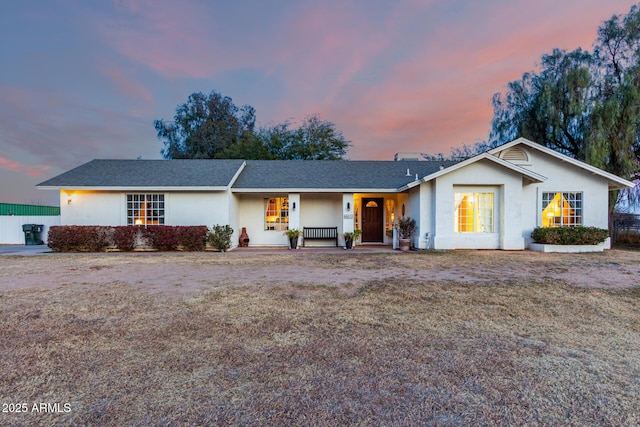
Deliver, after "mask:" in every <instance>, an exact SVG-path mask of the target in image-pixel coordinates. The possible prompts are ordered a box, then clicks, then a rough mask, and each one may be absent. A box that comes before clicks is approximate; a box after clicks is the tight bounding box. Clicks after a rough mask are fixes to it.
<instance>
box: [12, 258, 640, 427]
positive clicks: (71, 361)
mask: <svg viewBox="0 0 640 427" xmlns="http://www.w3.org/2000/svg"><path fill="white" fill-rule="evenodd" d="M639 284H640V252H639V251H625V250H611V251H606V252H604V253H594V254H541V253H532V252H528V251H527V252H500V251H452V252H426V253H398V252H371V251H369V252H367V251H365V250H355V251H349V252H347V251H327V252H324V251H314V250H299V251H295V252H289V251H276V252H262V251H234V252H231V253H226V254H222V253H132V254H122V253H107V254H45V255H40V256H34V257H14V256H4V257H0V378H1V380H0V404H2V407H1V408H0V411H1V412H0V424H1V425H34V426H35V425H88V424H90V425H141V426H142V425H218V424H226V425H229V424H230V425H238V424H241V425H283V424H286V425H338V424H346V425H425V424H426V425H522V424H529V425H594V426H596V425H598V426H601V425H611V426H614V425H615V426H619V425H637V424H639V423H640V412H639V406H638V402H639V401H640V381H638V378H640V358H639V357H638V354H640V332H639V331H640V311H639V310H638V306H639V303H640V287H639V286H638V285H639Z"/></svg>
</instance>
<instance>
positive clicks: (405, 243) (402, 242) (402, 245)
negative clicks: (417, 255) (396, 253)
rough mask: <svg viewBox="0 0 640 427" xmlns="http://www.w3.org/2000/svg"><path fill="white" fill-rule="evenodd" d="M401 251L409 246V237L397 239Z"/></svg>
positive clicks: (406, 249)
mask: <svg viewBox="0 0 640 427" xmlns="http://www.w3.org/2000/svg"><path fill="white" fill-rule="evenodd" d="M398 245H399V246H400V250H401V251H408V250H409V249H410V248H411V239H398Z"/></svg>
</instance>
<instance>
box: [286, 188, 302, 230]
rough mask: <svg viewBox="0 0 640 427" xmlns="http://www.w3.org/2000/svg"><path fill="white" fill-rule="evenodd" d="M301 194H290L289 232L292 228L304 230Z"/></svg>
mask: <svg viewBox="0 0 640 427" xmlns="http://www.w3.org/2000/svg"><path fill="white" fill-rule="evenodd" d="M300 208H301V206H300V193H290V194H289V230H291V229H292V228H297V229H298V230H301V229H302V225H301V224H300Z"/></svg>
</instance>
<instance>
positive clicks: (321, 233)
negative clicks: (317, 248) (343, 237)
mask: <svg viewBox="0 0 640 427" xmlns="http://www.w3.org/2000/svg"><path fill="white" fill-rule="evenodd" d="M307 239H308V240H335V241H336V247H338V227H304V228H303V229H302V246H304V245H305V243H306V241H307Z"/></svg>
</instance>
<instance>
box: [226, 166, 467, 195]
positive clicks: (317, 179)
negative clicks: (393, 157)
mask: <svg viewBox="0 0 640 427" xmlns="http://www.w3.org/2000/svg"><path fill="white" fill-rule="evenodd" d="M455 163H456V162H446V161H441V162H427V161H422V162H420V161H406V162H396V161H356V160H247V165H246V167H245V168H244V170H243V171H242V174H240V176H239V177H238V179H237V180H236V182H235V183H234V184H233V189H234V190H243V189H247V190H250V189H310V190H311V189H313V190H321V189H333V190H338V189H357V190H397V189H398V188H400V187H402V186H404V185H406V184H408V183H410V182H413V181H415V179H416V174H418V176H419V178H423V177H424V176H426V175H430V174H432V173H434V172H436V171H439V170H440V167H441V166H442V167H445V168H446V167H449V166H451V165H452V164H455ZM407 171H408V174H407Z"/></svg>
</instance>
